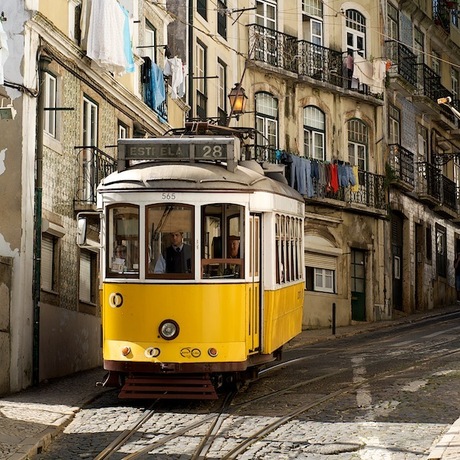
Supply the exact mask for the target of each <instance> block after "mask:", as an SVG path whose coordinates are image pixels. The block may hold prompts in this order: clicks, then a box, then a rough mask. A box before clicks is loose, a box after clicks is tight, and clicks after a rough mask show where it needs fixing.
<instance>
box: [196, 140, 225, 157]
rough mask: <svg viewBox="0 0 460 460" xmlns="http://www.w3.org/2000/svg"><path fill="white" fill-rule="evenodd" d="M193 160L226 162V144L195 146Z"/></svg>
mask: <svg viewBox="0 0 460 460" xmlns="http://www.w3.org/2000/svg"><path fill="white" fill-rule="evenodd" d="M195 158H197V159H199V160H226V159H227V145H226V144H213V145H206V144H197V145H195Z"/></svg>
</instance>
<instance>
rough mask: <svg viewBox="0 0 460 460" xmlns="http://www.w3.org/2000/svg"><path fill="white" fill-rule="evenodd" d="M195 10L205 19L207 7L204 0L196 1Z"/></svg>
mask: <svg viewBox="0 0 460 460" xmlns="http://www.w3.org/2000/svg"><path fill="white" fill-rule="evenodd" d="M190 8H191V6H190ZM196 10H197V12H198V14H200V15H201V16H202V17H203V18H204V19H207V7H206V0H197V1H196Z"/></svg>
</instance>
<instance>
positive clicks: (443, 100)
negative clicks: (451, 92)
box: [437, 96, 460, 120]
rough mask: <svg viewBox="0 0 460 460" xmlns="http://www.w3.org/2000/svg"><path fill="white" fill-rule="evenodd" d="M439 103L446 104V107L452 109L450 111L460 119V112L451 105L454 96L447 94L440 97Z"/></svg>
mask: <svg viewBox="0 0 460 460" xmlns="http://www.w3.org/2000/svg"><path fill="white" fill-rule="evenodd" d="M437 102H438V104H439V105H441V104H442V105H445V106H446V107H448V108H449V109H450V111H451V112H452V113H453V114H454V115H455V116H456V118H457V119H458V120H460V112H459V111H458V110H457V109H456V108H455V107H453V106H452V105H451V102H452V98H451V97H450V96H447V97H440V98H439V99H438V101H437Z"/></svg>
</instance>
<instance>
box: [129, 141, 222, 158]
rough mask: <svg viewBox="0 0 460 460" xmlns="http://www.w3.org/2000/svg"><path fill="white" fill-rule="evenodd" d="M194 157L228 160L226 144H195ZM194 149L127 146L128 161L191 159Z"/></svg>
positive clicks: (177, 145)
mask: <svg viewBox="0 0 460 460" xmlns="http://www.w3.org/2000/svg"><path fill="white" fill-rule="evenodd" d="M193 149H194V151H195V154H194V157H195V159H198V160H226V159H227V145H226V144H195V145H193ZM191 151H192V149H191V148H190V145H189V144H146V145H127V146H126V156H125V158H126V159H127V160H173V159H190V158H192V155H191Z"/></svg>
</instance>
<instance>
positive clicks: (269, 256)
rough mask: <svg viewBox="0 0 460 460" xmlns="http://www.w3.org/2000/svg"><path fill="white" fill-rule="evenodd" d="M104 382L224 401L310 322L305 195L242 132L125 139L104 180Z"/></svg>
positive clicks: (127, 393) (134, 391)
mask: <svg viewBox="0 0 460 460" xmlns="http://www.w3.org/2000/svg"><path fill="white" fill-rule="evenodd" d="M98 204H99V206H100V210H101V212H102V218H101V219H102V220H101V279H102V294H101V298H102V330H103V338H102V342H103V360H104V368H105V369H106V370H107V371H108V375H107V378H106V380H105V382H104V384H105V385H120V386H121V392H120V397H122V398H123V397H124V398H135V397H138V398H161V397H163V398H203V399H205V398H217V394H216V389H217V388H218V387H219V386H220V385H222V384H223V383H225V382H227V381H234V382H237V381H239V380H240V379H241V378H245V377H247V376H248V375H254V373H256V372H257V368H258V367H259V366H260V365H262V364H264V363H266V362H269V361H272V360H274V359H277V358H280V355H281V348H282V346H283V344H285V343H286V342H288V341H289V340H290V339H292V338H293V337H294V336H296V335H297V334H298V333H300V331H301V324H302V310H303V297H304V292H303V291H304V273H303V265H304V264H303V233H304V232H303V219H304V201H303V199H302V197H301V196H300V195H299V194H298V193H297V192H296V191H295V190H293V189H292V188H290V187H289V186H288V185H287V184H286V183H283V182H282V181H279V180H274V179H272V178H270V177H268V175H267V174H265V172H264V170H263V169H262V167H261V166H260V164H259V163H257V162H255V161H241V158H240V144H239V139H238V138H236V137H234V136H233V135H230V136H229V135H213V136H209V135H202V136H198V135H191V136H188V135H182V136H165V137H160V138H152V139H120V140H119V145H118V171H117V172H115V173H113V174H111V175H109V176H108V177H106V178H105V179H104V180H103V181H102V183H101V185H100V186H99V188H98Z"/></svg>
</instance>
